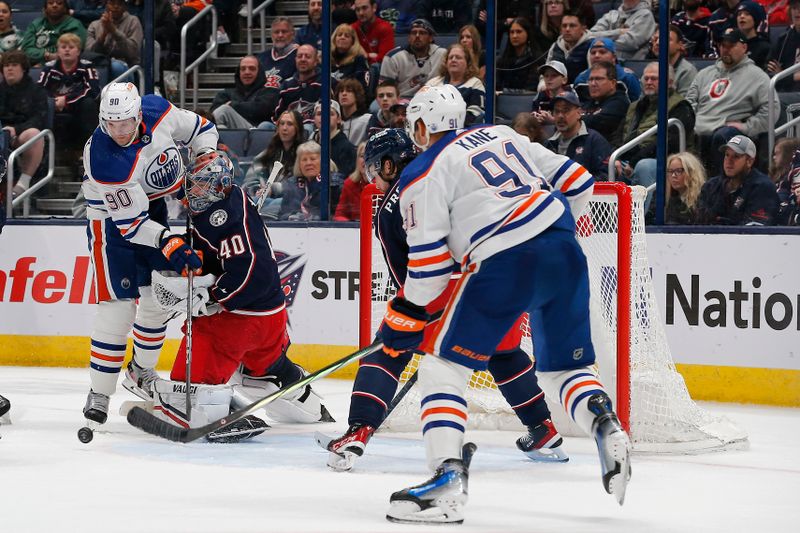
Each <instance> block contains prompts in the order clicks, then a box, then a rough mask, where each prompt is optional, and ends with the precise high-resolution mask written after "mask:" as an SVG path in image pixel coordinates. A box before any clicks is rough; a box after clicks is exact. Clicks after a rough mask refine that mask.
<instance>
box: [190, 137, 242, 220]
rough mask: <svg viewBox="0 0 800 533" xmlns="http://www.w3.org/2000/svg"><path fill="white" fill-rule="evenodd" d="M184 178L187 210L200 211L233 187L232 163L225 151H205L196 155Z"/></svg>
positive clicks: (222, 196) (226, 195)
mask: <svg viewBox="0 0 800 533" xmlns="http://www.w3.org/2000/svg"><path fill="white" fill-rule="evenodd" d="M185 180H186V181H185V183H184V188H185V190H186V201H187V202H188V204H189V210H190V211H191V212H192V213H202V212H203V211H205V210H206V209H208V207H209V206H210V205H211V204H213V203H215V202H219V201H220V200H224V199H225V198H227V197H228V194H229V193H230V192H231V187H233V163H231V160H230V158H228V156H227V155H226V154H225V152H221V151H219V150H212V151H210V152H206V153H204V154H201V155H199V156H197V158H196V159H195V160H194V163H193V164H192V166H191V168H190V169H189V170H188V171H187V172H186V175H185Z"/></svg>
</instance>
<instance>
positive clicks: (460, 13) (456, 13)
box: [416, 0, 472, 33]
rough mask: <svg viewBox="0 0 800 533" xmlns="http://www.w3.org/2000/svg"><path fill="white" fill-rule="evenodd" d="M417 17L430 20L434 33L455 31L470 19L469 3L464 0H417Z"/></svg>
mask: <svg viewBox="0 0 800 533" xmlns="http://www.w3.org/2000/svg"><path fill="white" fill-rule="evenodd" d="M416 7H417V17H418V18H423V19H425V20H428V21H430V23H431V25H432V26H433V29H434V31H436V33H457V32H458V28H460V27H462V26H464V25H465V24H468V23H469V22H471V21H472V9H471V7H472V6H471V5H469V6H467V5H465V2H464V0H418V1H417V4H416Z"/></svg>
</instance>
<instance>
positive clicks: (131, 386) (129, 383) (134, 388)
mask: <svg viewBox="0 0 800 533" xmlns="http://www.w3.org/2000/svg"><path fill="white" fill-rule="evenodd" d="M122 386H123V387H124V388H125V390H127V391H128V392H130V393H131V394H133V395H135V396H138V397H139V398H141V399H142V400H144V401H151V402H152V401H153V396H152V395H150V394H147V392H145V390H144V389H140V388H139V386H138V385H137V384H136V383H134V382H133V380H131V378H129V377H128V376H127V374H126V375H125V377H124V378H123V379H122Z"/></svg>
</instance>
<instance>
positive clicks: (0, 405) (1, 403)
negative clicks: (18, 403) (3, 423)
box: [0, 396, 11, 416]
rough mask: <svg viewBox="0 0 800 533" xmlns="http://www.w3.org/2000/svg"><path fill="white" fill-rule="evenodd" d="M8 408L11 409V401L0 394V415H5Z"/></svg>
mask: <svg viewBox="0 0 800 533" xmlns="http://www.w3.org/2000/svg"><path fill="white" fill-rule="evenodd" d="M9 409H11V402H9V401H8V398H5V397H4V396H0V416H3V415H5V414H6V413H7V412H8V411H9Z"/></svg>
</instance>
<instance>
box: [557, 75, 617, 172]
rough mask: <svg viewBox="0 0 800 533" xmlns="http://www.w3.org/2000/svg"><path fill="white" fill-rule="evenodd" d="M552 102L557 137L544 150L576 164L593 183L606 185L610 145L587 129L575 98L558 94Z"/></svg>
mask: <svg viewBox="0 0 800 533" xmlns="http://www.w3.org/2000/svg"><path fill="white" fill-rule="evenodd" d="M554 100H555V102H554V104H553V117H555V121H556V133H555V135H553V136H552V137H550V139H548V140H547V142H546V143H545V147H546V148H548V149H549V150H551V151H553V152H555V153H557V154H561V155H565V156H567V157H569V158H570V159H572V160H573V161H577V162H578V163H580V164H581V165H583V166H584V168H586V170H588V171H589V172H591V173H592V176H594V179H595V180H597V181H607V180H608V158H609V156H611V152H612V148H611V145H610V144H608V141H607V140H605V138H603V136H602V135H600V134H599V133H598V132H596V131H595V130H593V129H591V128H587V127H586V124H585V123H584V121H583V119H582V113H581V102H580V100H579V99H578V95H577V94H575V93H574V92H572V91H561V92H560V93H558V94H557V95H556V96H555V98H554Z"/></svg>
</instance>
